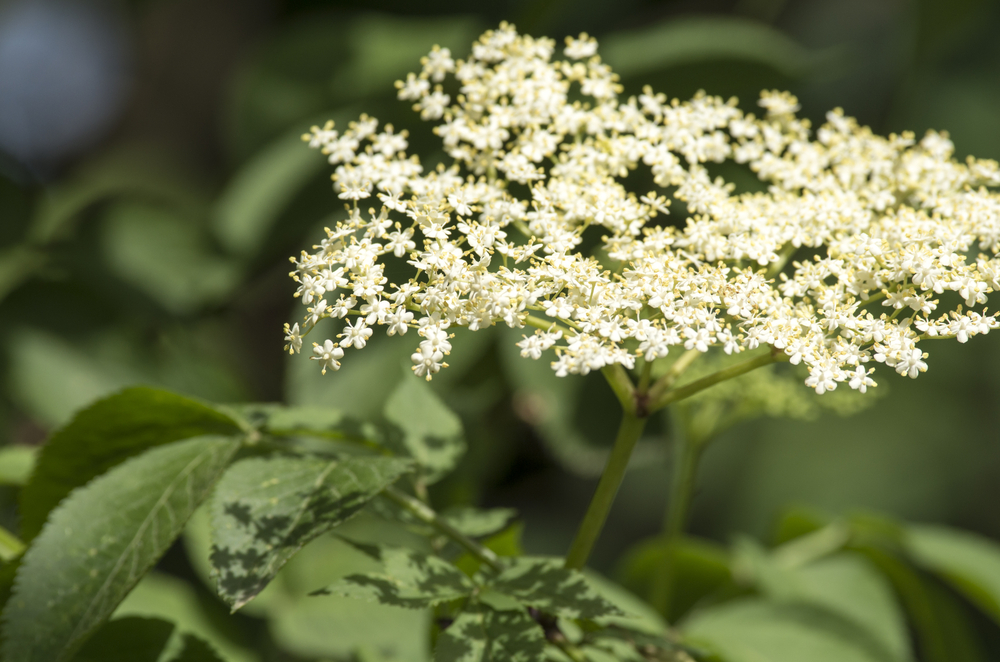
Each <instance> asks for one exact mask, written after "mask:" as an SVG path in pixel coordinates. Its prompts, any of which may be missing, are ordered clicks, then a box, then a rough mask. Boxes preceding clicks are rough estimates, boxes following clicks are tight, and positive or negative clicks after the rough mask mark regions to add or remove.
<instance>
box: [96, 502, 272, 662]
mask: <svg viewBox="0 0 1000 662" xmlns="http://www.w3.org/2000/svg"><path fill="white" fill-rule="evenodd" d="M199 510H200V509H199ZM189 524H190V522H189ZM129 616H139V617H143V618H159V619H163V620H165V621H169V622H171V623H173V624H174V625H175V626H177V630H178V632H179V633H182V634H191V635H194V636H196V637H198V638H199V639H203V640H205V641H206V642H207V643H208V644H209V645H210V646H212V648H214V649H215V650H216V651H218V652H219V655H220V656H221V657H223V658H224V659H225V660H226V662H260V658H261V656H260V655H259V653H258V652H257V651H256V650H255V648H256V646H254V643H255V638H254V637H252V636H249V637H248V636H247V635H248V634H249V633H247V632H246V631H245V630H244V629H243V627H241V626H242V624H241V623H239V622H237V621H236V619H234V618H231V617H230V616H229V610H228V609H227V608H226V606H225V605H223V604H222V602H220V601H218V600H216V599H214V598H213V597H212V596H211V595H210V594H207V593H205V592H203V591H200V590H198V589H197V588H196V587H195V585H194V584H192V583H191V582H189V581H187V580H184V579H181V578H179V577H174V576H172V575H168V574H166V573H163V572H159V571H157V570H151V571H150V572H147V573H146V574H145V576H143V578H142V579H141V580H140V581H139V583H138V584H136V586H135V588H133V589H132V591H131V592H130V593H129V594H128V595H127V596H126V597H125V599H124V600H122V603H121V604H120V605H118V608H117V609H115V611H114V613H113V614H112V615H111V618H112V619H113V620H114V619H120V618H125V617H129ZM112 622H113V621H112Z"/></svg>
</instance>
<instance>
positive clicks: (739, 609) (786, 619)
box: [683, 599, 893, 662]
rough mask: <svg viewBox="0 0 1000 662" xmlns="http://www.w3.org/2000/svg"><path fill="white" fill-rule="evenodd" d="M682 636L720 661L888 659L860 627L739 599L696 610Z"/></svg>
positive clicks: (815, 612)
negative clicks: (709, 651) (720, 658)
mask: <svg viewBox="0 0 1000 662" xmlns="http://www.w3.org/2000/svg"><path fill="white" fill-rule="evenodd" d="M683 631H684V634H685V636H686V638H687V640H688V641H689V642H691V643H694V644H701V645H704V646H706V647H708V648H709V649H710V650H712V651H714V652H716V653H718V654H719V655H721V656H722V658H723V659H724V660H726V662H762V661H766V662H804V661H805V660H808V661H809V662H890V661H891V660H892V659H893V658H891V657H886V656H885V654H884V653H883V652H881V651H880V647H879V646H878V645H877V643H876V642H874V641H873V640H872V638H871V637H870V636H869V635H868V634H867V632H865V631H864V630H862V629H860V628H858V627H856V626H855V625H854V624H853V623H851V622H850V621H845V620H843V619H840V618H837V617H836V616H834V615H832V614H830V613H829V612H827V611H825V610H822V609H818V608H814V607H810V606H808V605H790V604H787V605H781V604H773V603H770V602H766V601H763V600H757V599H744V600H737V601H734V602H728V603H725V604H723V605H721V606H718V607H713V608H710V609H705V610H704V611H701V612H698V613H696V614H695V615H694V616H692V618H691V619H690V620H689V621H688V622H687V623H686V624H685V625H684V627H683Z"/></svg>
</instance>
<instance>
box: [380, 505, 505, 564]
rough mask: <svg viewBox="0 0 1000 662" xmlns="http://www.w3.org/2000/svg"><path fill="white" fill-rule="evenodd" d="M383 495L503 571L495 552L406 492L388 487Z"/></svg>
mask: <svg viewBox="0 0 1000 662" xmlns="http://www.w3.org/2000/svg"><path fill="white" fill-rule="evenodd" d="M382 494H383V495H385V497H386V498H388V499H389V500H390V501H392V502H394V503H395V504H396V505H398V506H400V507H401V508H405V509H406V510H408V511H409V512H410V513H412V514H413V515H414V516H415V517H416V518H417V519H419V520H420V521H421V522H423V523H424V524H428V525H430V526H431V527H433V528H434V529H436V530H437V531H439V532H440V533H442V534H444V535H445V536H447V537H448V538H451V539H452V540H453V541H455V542H456V543H458V544H459V545H461V546H462V547H464V548H465V549H466V550H467V551H468V552H469V553H470V554H472V555H473V556H474V557H476V558H477V559H479V560H480V561H482V562H483V563H485V564H486V565H488V566H489V567H490V568H492V569H493V570H497V571H499V570H502V569H503V566H502V565H500V558H499V557H498V556H497V555H496V554H495V553H494V552H493V550H491V549H487V548H485V547H483V546H482V545H480V544H479V543H477V542H476V541H475V540H473V539H472V538H470V537H468V536H466V535H465V534H464V533H462V532H461V531H459V530H458V529H456V528H455V527H453V526H452V525H451V524H448V522H446V521H444V520H443V519H441V518H440V517H438V514H437V513H436V512H434V510H433V509H432V508H431V507H430V506H428V505H427V504H426V503H424V502H423V501H421V500H420V499H417V498H415V497H412V496H410V495H409V494H407V493H406V492H401V491H399V490H397V489H396V488H395V487H391V486H390V487H387V488H386V489H385V491H384V492H382Z"/></svg>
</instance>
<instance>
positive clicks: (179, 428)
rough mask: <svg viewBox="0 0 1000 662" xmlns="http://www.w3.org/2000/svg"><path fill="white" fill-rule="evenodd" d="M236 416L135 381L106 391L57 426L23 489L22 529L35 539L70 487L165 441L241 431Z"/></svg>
mask: <svg viewBox="0 0 1000 662" xmlns="http://www.w3.org/2000/svg"><path fill="white" fill-rule="evenodd" d="M239 432H240V427H239V425H238V424H237V423H236V421H234V420H233V419H231V418H229V417H228V416H226V415H225V414H223V413H221V412H219V411H217V410H215V409H213V408H211V407H209V406H208V405H205V404H203V403H201V402H198V401H197V400H192V399H190V398H185V397H183V396H180V395H176V394H174V393H170V392H169V391H162V390H158V389H152V388H146V387H135V388H129V389H125V390H124V391H121V392H120V393H117V394H115V395H112V396H110V397H107V398H105V399H103V400H100V401H99V402H96V403H95V404H93V405H91V406H90V407H88V408H87V409H84V410H83V411H81V412H80V413H79V414H77V415H76V416H75V417H74V418H73V420H72V421H70V422H69V423H68V424H67V425H66V426H64V427H63V428H61V429H59V430H58V431H56V433H55V434H53V435H52V437H51V438H50V439H49V440H48V442H46V444H45V446H43V447H42V450H41V452H40V453H39V455H38V463H37V464H36V466H35V472H34V473H33V474H32V476H31V479H30V480H29V481H28V483H27V485H25V486H24V489H23V490H22V491H21V501H20V505H21V517H22V521H21V535H22V536H24V538H25V540H26V541H30V540H31V539H32V538H34V537H35V536H36V535H38V532H39V531H40V530H41V528H42V524H43V523H44V522H45V518H46V516H47V515H48V514H49V512H50V511H51V510H52V509H53V508H55V506H56V505H57V504H58V503H59V501H60V500H61V499H63V498H64V497H65V496H66V495H67V494H69V493H70V491H71V490H72V489H73V488H75V487H79V486H81V485H84V484H85V483H87V481H89V480H90V479H91V478H94V477H95V476H98V475H100V474H102V473H104V472H105V471H107V470H108V469H110V468H111V467H113V466H115V465H117V464H119V463H120V462H122V461H124V460H126V459H128V458H130V457H132V456H134V455H137V454H139V453H141V452H142V451H144V450H146V449H148V448H152V447H154V446H160V445H163V444H167V443H170V442H172V441H177V440H179V439H187V438H188V437H195V436H199V435H206V434H222V435H230V434H238V433H239Z"/></svg>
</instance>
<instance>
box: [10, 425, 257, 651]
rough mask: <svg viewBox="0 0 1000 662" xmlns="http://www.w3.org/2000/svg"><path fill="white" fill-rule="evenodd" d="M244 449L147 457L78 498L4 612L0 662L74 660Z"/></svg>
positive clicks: (44, 539) (27, 561)
mask: <svg viewBox="0 0 1000 662" xmlns="http://www.w3.org/2000/svg"><path fill="white" fill-rule="evenodd" d="M239 447H240V442H239V440H237V439H235V438H232V437H209V436H206V437H197V438H194V439H188V440H186V441H181V442H177V443H175V444H169V445H166V446H161V447H158V448H154V449H151V450H149V451H147V452H146V453H144V454H142V455H140V456H139V457H135V458H132V459H130V460H129V461H127V462H125V463H123V464H121V465H120V466H118V467H115V468H114V469H112V470H111V471H109V472H108V473H106V474H105V475H103V476H100V477H98V478H96V479H94V480H93V481H92V482H91V483H89V484H88V485H86V486H85V487H82V488H80V489H78V490H76V491H74V492H73V493H72V494H71V495H70V496H69V497H68V498H67V499H66V500H65V501H64V502H63V503H62V504H60V505H59V507H58V508H56V509H55V510H54V511H53V512H52V516H51V517H50V518H49V521H48V523H47V524H46V526H45V528H44V529H43V530H42V533H41V534H40V535H39V536H38V537H37V538H36V539H35V541H34V543H33V544H32V545H31V547H30V548H29V549H28V551H27V552H26V553H25V555H24V558H23V560H22V562H21V567H20V569H19V570H18V573H17V579H16V580H15V583H14V591H13V594H12V595H11V598H10V600H9V602H8V603H7V607H6V608H5V610H4V613H3V625H2V635H3V640H4V641H3V648H2V650H3V656H2V657H3V659H6V660H21V661H23V662H33V661H35V660H37V661H39V662H42V661H44V662H53V661H56V662H58V661H61V660H66V659H68V658H69V657H70V656H71V655H72V654H73V653H74V652H75V651H76V650H77V649H78V648H79V646H80V645H81V644H82V643H83V641H84V640H85V639H86V638H87V637H88V636H89V635H90V634H91V633H92V632H93V631H94V630H95V629H96V628H97V627H99V626H100V625H101V624H102V623H103V622H104V621H105V619H107V618H108V616H110V615H111V613H112V612H113V611H114V609H115V607H117V606H118V603H119V602H121V600H122V599H123V598H124V597H125V595H126V594H127V593H128V592H129V591H130V590H131V589H132V587H133V586H135V584H136V583H137V582H138V581H139V579H140V578H141V577H142V575H143V574H145V572H146V571H147V570H149V568H151V567H152V566H153V564H155V563H156V561H157V560H158V559H159V558H160V556H161V555H162V554H163V553H164V552H165V551H166V550H167V548H168V547H169V546H170V545H171V544H172V543H173V541H174V539H175V538H176V537H177V536H178V535H179V534H180V532H181V530H182V529H183V528H184V524H185V523H186V522H187V519H188V517H190V516H191V513H192V512H194V509H195V508H197V507H198V504H199V503H200V502H201V501H202V500H203V499H204V498H205V497H206V496H208V493H209V491H210V490H211V489H212V487H213V486H214V485H215V483H216V481H217V480H218V479H219V477H220V476H221V475H222V472H223V471H224V470H225V467H226V465H227V464H228V463H229V461H230V459H231V458H232V456H233V454H234V453H235V452H236V451H237V449H238V448H239Z"/></svg>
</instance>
